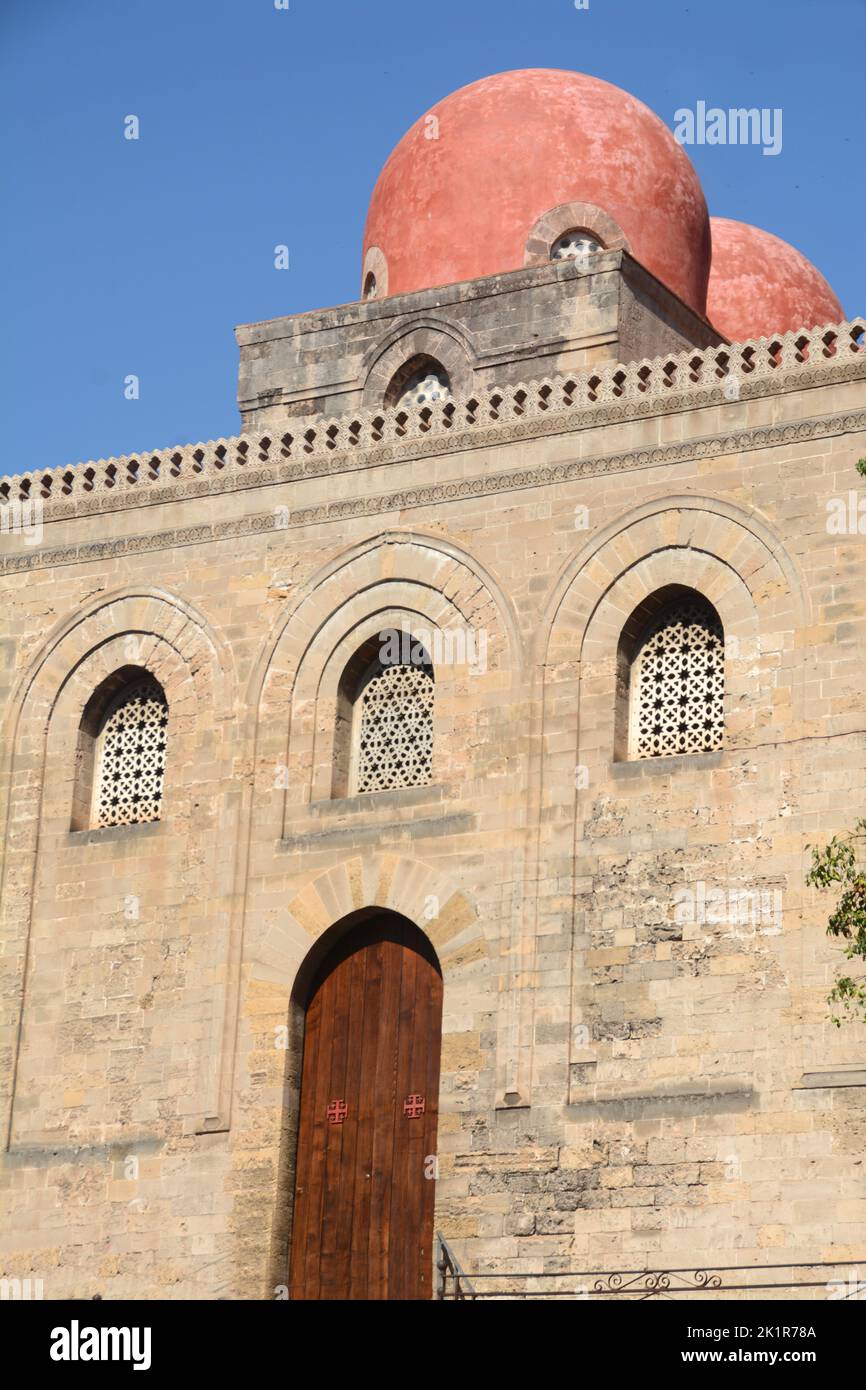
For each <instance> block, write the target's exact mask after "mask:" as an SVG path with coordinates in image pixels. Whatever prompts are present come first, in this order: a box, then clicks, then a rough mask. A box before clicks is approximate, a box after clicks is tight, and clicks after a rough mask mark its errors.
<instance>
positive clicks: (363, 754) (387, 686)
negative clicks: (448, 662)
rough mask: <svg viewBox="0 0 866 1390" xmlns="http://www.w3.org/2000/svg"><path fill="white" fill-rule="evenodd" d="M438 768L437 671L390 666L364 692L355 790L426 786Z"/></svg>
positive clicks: (368, 790)
mask: <svg viewBox="0 0 866 1390" xmlns="http://www.w3.org/2000/svg"><path fill="white" fill-rule="evenodd" d="M432 772H433V674H432V672H431V670H430V668H429V667H428V666H386V667H384V668H383V670H381V671H380V672H379V674H378V675H376V676H373V678H372V679H371V680H370V681H368V682H367V685H366V686H365V688H364V691H363V693H362V695H361V724H360V730H359V739H358V764H357V778H356V783H357V785H356V790H357V791H359V792H380V791H389V790H394V789H395V788H397V787H423V786H426V785H427V783H428V782H429V781H430V779H431V776H432Z"/></svg>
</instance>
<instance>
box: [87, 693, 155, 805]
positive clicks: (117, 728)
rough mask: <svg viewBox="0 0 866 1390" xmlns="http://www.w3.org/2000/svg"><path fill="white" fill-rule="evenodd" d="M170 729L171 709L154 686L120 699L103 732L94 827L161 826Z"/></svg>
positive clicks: (123, 694) (124, 694)
mask: <svg viewBox="0 0 866 1390" xmlns="http://www.w3.org/2000/svg"><path fill="white" fill-rule="evenodd" d="M167 726H168V704H167V703H166V699H165V695H164V694H163V692H162V690H161V688H160V687H159V685H158V684H157V682H156V681H154V680H144V681H139V682H138V683H137V684H136V685H134V686H131V687H130V688H129V689H127V690H125V691H124V692H123V693H122V695H121V696H120V697H119V699H118V700H117V702H116V703H115V705H114V707H113V709H111V710H110V713H109V715H108V718H107V719H106V721H105V724H104V726H103V730H102V737H101V744H102V747H101V755H100V762H99V775H98V779H97V786H96V798H95V801H94V810H95V815H94V824H95V825H97V826H106V825H136V824H138V823H139V822H141V821H151V820H159V810H160V804H161V802H162V784H163V778H164V776H165V741H166V729H167Z"/></svg>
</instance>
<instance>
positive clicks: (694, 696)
mask: <svg viewBox="0 0 866 1390" xmlns="http://www.w3.org/2000/svg"><path fill="white" fill-rule="evenodd" d="M724 698H725V637H724V632H723V630H722V624H721V620H720V618H719V615H718V613H717V612H716V610H715V608H714V607H713V605H712V604H711V603H709V602H708V601H707V600H706V599H705V598H703V596H702V595H701V594H698V593H696V592H695V590H694V589H687V588H684V587H683V586H681V585H676V584H672V585H669V586H667V588H665V589H661V590H659V591H658V592H657V593H655V594H653V595H652V596H651V597H650V598H649V599H647V600H646V601H645V602H644V603H642V604H641V605H640V606H639V608H638V609H637V610H636V611H635V612H634V613H633V614H632V616H631V618H630V619H629V621H628V623H627V624H626V627H625V629H624V631H623V635H622V637H621V639H620V647H619V654H618V681H617V706H618V707H617V732H616V744H617V747H616V756H617V757H618V758H635V759H640V758H664V757H669V756H671V755H672V754H677V753H709V752H712V751H713V750H715V749H717V748H721V747H722V744H723V742H724V734H725V714H724Z"/></svg>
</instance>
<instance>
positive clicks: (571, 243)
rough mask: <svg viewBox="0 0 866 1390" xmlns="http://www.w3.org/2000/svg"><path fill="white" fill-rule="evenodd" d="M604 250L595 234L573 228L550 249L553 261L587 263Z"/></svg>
mask: <svg viewBox="0 0 866 1390" xmlns="http://www.w3.org/2000/svg"><path fill="white" fill-rule="evenodd" d="M603 249H604V248H603V246H602V244H601V242H600V241H599V239H598V237H597V236H595V234H594V233H593V232H588V231H586V230H585V229H584V228H583V227H572V228H571V229H570V230H569V231H567V232H563V233H562V235H561V236H558V237H557V238H556V241H555V242H554V243H553V245H552V246H551V248H550V259H551V260H552V261H585V260H587V259H588V258H589V257H590V256H594V255H595V254H596V252H597V251H602V250H603Z"/></svg>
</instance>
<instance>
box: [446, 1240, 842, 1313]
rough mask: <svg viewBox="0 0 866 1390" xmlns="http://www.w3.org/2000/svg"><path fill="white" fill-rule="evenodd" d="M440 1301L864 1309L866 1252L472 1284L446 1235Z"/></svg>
mask: <svg viewBox="0 0 866 1390" xmlns="http://www.w3.org/2000/svg"><path fill="white" fill-rule="evenodd" d="M436 1247H437V1259H436V1269H437V1286H436V1297H437V1298H439V1299H449V1298H451V1299H457V1298H464V1299H465V1298H471V1299H473V1300H476V1299H503V1300H509V1299H542V1300H549V1299H573V1300H578V1301H583V1300H590V1299H597V1298H602V1299H610V1298H614V1299H615V1298H626V1299H629V1298H630V1299H635V1300H643V1299H651V1298H657V1299H658V1298H661V1299H675V1298H677V1297H681V1298H700V1297H701V1296H707V1297H709V1298H713V1297H714V1296H715V1297H716V1298H721V1299H728V1298H731V1297H732V1296H733V1297H735V1298H737V1299H745V1300H748V1299H749V1298H757V1299H762V1300H764V1299H768V1298H769V1299H772V1298H779V1299H791V1298H803V1299H829V1300H835V1301H840V1302H863V1303H866V1253H864V1256H863V1257H862V1258H861V1259H860V1260H844V1261H843V1260H835V1261H833V1260H819V1261H813V1262H811V1263H807V1262H803V1263H791V1262H789V1263H787V1264H770V1265H717V1266H716V1267H715V1268H713V1269H710V1268H704V1269H698V1268H694V1267H693V1268H691V1269H623V1270H598V1269H596V1270H569V1269H559V1270H534V1271H528V1270H508V1269H501V1270H496V1271H494V1272H490V1273H488V1272H483V1273H478V1272H476V1273H473V1275H472V1279H471V1280H470V1279H469V1277H468V1275H467V1274H466V1272H465V1270H464V1269H463V1268H462V1266H461V1265H460V1262H459V1260H458V1259H457V1256H456V1255H455V1254H454V1251H453V1250H452V1249H451V1247H450V1246H449V1244H448V1242H447V1241H446V1240H445V1239H444V1237H443V1236H441V1235H437V1237H436Z"/></svg>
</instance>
